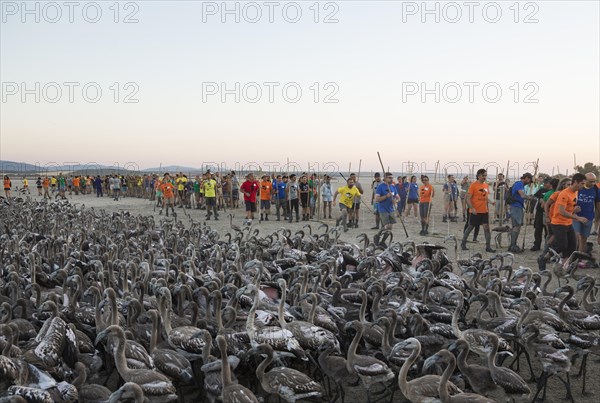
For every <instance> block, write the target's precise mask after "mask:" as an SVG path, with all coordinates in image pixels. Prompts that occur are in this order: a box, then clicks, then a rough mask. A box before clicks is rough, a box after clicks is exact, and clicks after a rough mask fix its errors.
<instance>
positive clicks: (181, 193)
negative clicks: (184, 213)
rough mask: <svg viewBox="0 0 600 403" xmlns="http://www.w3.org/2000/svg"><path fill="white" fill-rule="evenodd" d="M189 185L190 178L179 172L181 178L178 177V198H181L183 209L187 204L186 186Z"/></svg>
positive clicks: (180, 206) (180, 203) (180, 202)
mask: <svg viewBox="0 0 600 403" xmlns="http://www.w3.org/2000/svg"><path fill="white" fill-rule="evenodd" d="M187 183H188V178H187V176H185V175H184V174H183V173H181V172H179V176H178V177H177V180H176V184H177V196H178V198H179V208H182V207H183V204H184V203H185V202H186V194H185V185H187Z"/></svg>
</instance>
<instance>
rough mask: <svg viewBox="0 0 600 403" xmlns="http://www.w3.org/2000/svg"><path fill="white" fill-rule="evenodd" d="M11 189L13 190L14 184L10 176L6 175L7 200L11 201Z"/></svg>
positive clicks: (5, 190) (5, 191)
mask: <svg viewBox="0 0 600 403" xmlns="http://www.w3.org/2000/svg"><path fill="white" fill-rule="evenodd" d="M10 188H12V182H11V181H10V178H9V177H8V175H4V194H5V195H6V198H7V199H10Z"/></svg>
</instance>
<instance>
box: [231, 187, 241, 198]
mask: <svg viewBox="0 0 600 403" xmlns="http://www.w3.org/2000/svg"><path fill="white" fill-rule="evenodd" d="M239 195H240V191H239V190H237V189H236V190H233V191H232V192H231V196H232V197H233V198H234V199H237V198H238V197H239Z"/></svg>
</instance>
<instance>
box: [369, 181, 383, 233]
mask: <svg viewBox="0 0 600 403" xmlns="http://www.w3.org/2000/svg"><path fill="white" fill-rule="evenodd" d="M380 184H381V174H380V173H379V172H375V175H373V182H371V191H372V192H371V205H373V214H375V226H374V227H373V228H371V229H379V223H380V221H381V216H380V215H379V209H378V208H377V202H376V201H375V193H376V192H377V187H378V186H379V185H380Z"/></svg>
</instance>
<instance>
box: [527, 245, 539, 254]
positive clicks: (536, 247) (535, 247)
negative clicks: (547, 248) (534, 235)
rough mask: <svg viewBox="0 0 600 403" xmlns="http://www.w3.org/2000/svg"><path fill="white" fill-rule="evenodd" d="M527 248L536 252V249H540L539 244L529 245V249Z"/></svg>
mask: <svg viewBox="0 0 600 403" xmlns="http://www.w3.org/2000/svg"><path fill="white" fill-rule="evenodd" d="M529 250H530V251H532V252H536V251H538V250H540V247H539V246H536V245H533V246H532V247H531V249H529Z"/></svg>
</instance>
